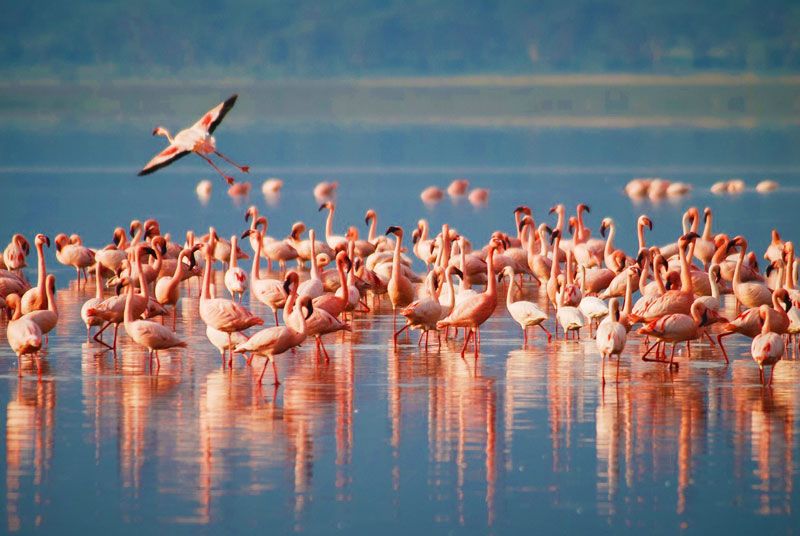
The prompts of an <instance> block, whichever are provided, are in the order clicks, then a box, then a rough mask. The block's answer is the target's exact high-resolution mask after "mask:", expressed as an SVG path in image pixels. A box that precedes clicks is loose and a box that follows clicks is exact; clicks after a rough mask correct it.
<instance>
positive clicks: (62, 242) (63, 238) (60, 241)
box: [53, 233, 69, 252]
mask: <svg viewBox="0 0 800 536" xmlns="http://www.w3.org/2000/svg"><path fill="white" fill-rule="evenodd" d="M53 242H55V244H56V251H58V252H61V248H63V247H64V246H66V245H67V244H69V238H67V235H65V234H64V233H59V234H57V235H56V237H55V238H54V239H53Z"/></svg>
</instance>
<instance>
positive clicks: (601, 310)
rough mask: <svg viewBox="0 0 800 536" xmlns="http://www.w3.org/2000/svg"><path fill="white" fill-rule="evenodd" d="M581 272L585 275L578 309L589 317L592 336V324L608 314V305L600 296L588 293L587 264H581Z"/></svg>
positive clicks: (582, 279)
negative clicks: (588, 294)
mask: <svg viewBox="0 0 800 536" xmlns="http://www.w3.org/2000/svg"><path fill="white" fill-rule="evenodd" d="M581 274H582V275H583V277H582V278H581V296H583V297H582V298H581V300H580V303H579V304H578V309H580V311H581V313H582V314H583V316H584V317H586V318H588V319H589V335H590V336H591V334H592V325H593V324H596V323H597V322H599V321H600V319H602V318H603V317H605V316H606V315H608V306H607V305H606V304H605V302H604V301H603V300H601V299H600V298H598V297H596V296H587V295H586V287H585V285H586V266H584V265H583V264H581ZM617 305H619V304H617Z"/></svg>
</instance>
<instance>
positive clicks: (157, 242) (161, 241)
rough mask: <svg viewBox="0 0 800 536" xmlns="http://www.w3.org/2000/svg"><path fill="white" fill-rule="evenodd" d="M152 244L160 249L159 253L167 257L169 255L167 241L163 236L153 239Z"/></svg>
mask: <svg viewBox="0 0 800 536" xmlns="http://www.w3.org/2000/svg"><path fill="white" fill-rule="evenodd" d="M151 243H152V244H153V246H154V247H157V248H158V252H159V253H161V254H162V255H166V254H167V239H166V238H164V237H163V236H161V235H158V236H156V237H155V238H153V241H152V242H151Z"/></svg>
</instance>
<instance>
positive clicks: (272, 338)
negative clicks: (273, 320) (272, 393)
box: [235, 292, 314, 385]
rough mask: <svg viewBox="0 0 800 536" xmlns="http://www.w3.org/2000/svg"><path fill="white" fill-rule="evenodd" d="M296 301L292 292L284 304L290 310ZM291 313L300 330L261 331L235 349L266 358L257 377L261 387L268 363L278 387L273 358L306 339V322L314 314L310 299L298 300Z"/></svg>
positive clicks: (291, 328) (271, 329)
mask: <svg viewBox="0 0 800 536" xmlns="http://www.w3.org/2000/svg"><path fill="white" fill-rule="evenodd" d="M296 299H297V293H296V292H292V294H291V296H290V297H289V300H288V301H287V303H286V306H287V308H288V309H292V306H293V305H294V301H295V300H296ZM303 309H305V310H306V314H305V315H303ZM292 312H293V313H295V312H296V313H297V315H298V319H297V321H298V322H299V323H300V329H294V328H293V327H291V326H290V325H286V326H276V327H273V328H267V329H262V330H261V331H259V332H258V333H255V334H254V335H253V336H252V337H250V338H249V339H248V340H247V341H246V342H244V343H242V344H240V345H239V346H237V347H236V350H235V351H236V352H252V353H253V355H262V356H264V357H266V360H265V361H264V368H262V369H261V374H260V375H259V376H258V384H259V385H261V380H262V379H263V378H264V372H266V370H267V364H268V363H269V362H270V361H272V372H273V374H274V375H275V385H280V383H281V382H280V381H279V380H278V370H277V368H276V366H275V356H276V355H280V354H282V353H284V352H286V351H287V350H291V349H292V348H295V347H297V346H300V345H301V344H302V343H303V341H304V340H305V339H306V334H307V326H306V320H307V319H308V317H310V316H311V315H312V314H313V312H314V306H313V305H312V303H311V298H309V297H308V296H303V297H302V298H300V306H299V307H298V308H297V311H292Z"/></svg>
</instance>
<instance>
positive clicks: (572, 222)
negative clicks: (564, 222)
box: [567, 216, 578, 235]
mask: <svg viewBox="0 0 800 536" xmlns="http://www.w3.org/2000/svg"><path fill="white" fill-rule="evenodd" d="M568 221H569V225H568V226H567V228H568V229H569V234H571V235H574V234H575V228H576V227H577V226H578V218H576V217H575V216H570V217H569V220H568Z"/></svg>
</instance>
